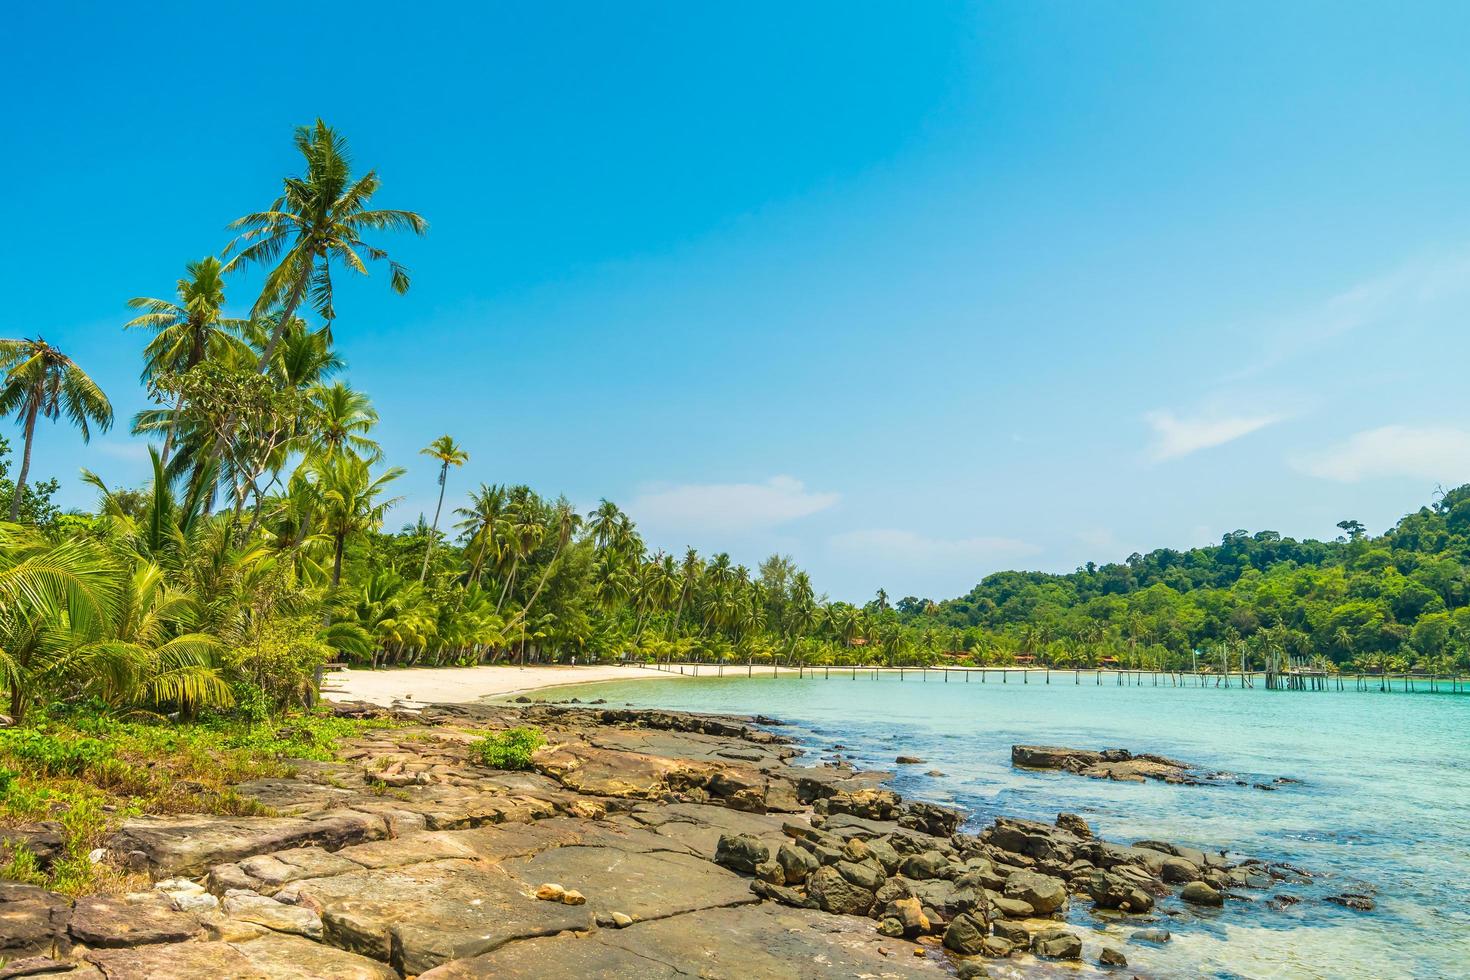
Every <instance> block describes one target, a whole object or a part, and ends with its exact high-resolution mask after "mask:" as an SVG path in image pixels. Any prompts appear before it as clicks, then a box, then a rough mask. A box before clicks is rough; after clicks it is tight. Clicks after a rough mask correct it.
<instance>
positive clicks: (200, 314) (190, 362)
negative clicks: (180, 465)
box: [123, 256, 245, 465]
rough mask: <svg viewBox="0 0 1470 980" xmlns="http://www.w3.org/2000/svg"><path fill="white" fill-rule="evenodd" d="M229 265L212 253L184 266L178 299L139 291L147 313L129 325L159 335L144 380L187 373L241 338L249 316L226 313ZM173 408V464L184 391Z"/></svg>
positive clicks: (136, 304)
mask: <svg viewBox="0 0 1470 980" xmlns="http://www.w3.org/2000/svg"><path fill="white" fill-rule="evenodd" d="M223 270H224V266H223V265H221V264H220V260H219V259H217V258H214V257H213V256H210V257H209V258H207V259H200V260H199V261H198V262H190V263H189V264H188V265H187V266H185V267H184V271H185V272H187V273H188V275H187V276H186V277H185V278H183V279H180V280H179V282H178V286H177V287H176V293H177V297H178V298H177V299H176V300H166V299H153V298H151V297H148V296H135V297H134V298H132V299H130V300H128V306H130V307H132V308H133V309H135V310H142V311H143V312H142V313H141V314H139V315H138V316H136V317H134V318H133V319H131V320H129V321H128V322H127V323H125V324H123V329H125V330H132V329H138V330H151V331H152V332H153V339H152V340H150V341H149V342H148V346H147V347H145V348H144V349H143V361H144V363H143V380H144V381H145V382H147V383H150V384H152V383H154V382H156V381H157V380H158V378H159V377H160V376H162V375H164V374H169V373H181V372H184V371H187V370H189V369H190V368H192V367H194V366H195V365H197V364H199V362H200V361H203V360H204V358H205V357H208V356H212V355H216V354H218V353H219V349H220V348H221V347H222V346H224V345H227V344H230V343H239V340H238V338H239V336H240V333H241V331H242V330H243V329H244V327H245V321H244V320H235V319H231V318H229V317H226V316H225V315H224V312H223V307H224V303H225V283H224V271H223ZM166 411H167V413H168V424H167V428H166V432H165V435H164V440H163V462H164V465H167V464H168V457H169V452H170V450H171V449H172V448H173V444H174V440H175V436H176V434H177V431H176V430H177V429H178V425H179V420H180V419H181V418H182V417H183V414H184V396H183V395H182V394H181V395H179V396H178V398H177V400H176V401H175V403H174V406H173V408H172V409H169V410H166Z"/></svg>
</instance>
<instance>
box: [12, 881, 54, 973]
mask: <svg viewBox="0 0 1470 980" xmlns="http://www.w3.org/2000/svg"><path fill="white" fill-rule="evenodd" d="M70 917H71V901H70V900H69V899H67V898H66V897H64V896H62V895H58V894H56V893H55V892H48V891H46V890H45V889H44V888H38V887H36V886H35V885H22V884H19V883H16V882H10V881H0V960H5V961H9V960H14V959H17V958H21V957H30V956H32V955H34V954H38V953H49V952H50V951H51V947H52V945H53V944H54V943H55V941H56V939H57V938H58V937H59V936H61V935H62V934H63V933H64V932H65V931H66V922H67V920H68V919H69V918H70Z"/></svg>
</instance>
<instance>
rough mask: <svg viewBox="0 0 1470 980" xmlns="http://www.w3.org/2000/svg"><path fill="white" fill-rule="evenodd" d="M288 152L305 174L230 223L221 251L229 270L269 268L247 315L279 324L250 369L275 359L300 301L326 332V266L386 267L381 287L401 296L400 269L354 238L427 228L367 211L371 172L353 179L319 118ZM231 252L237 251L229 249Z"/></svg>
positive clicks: (408, 216)
mask: <svg viewBox="0 0 1470 980" xmlns="http://www.w3.org/2000/svg"><path fill="white" fill-rule="evenodd" d="M296 149H297V150H299V151H300V153H301V155H302V157H303V158H304V159H305V161H306V173H305V174H304V175H303V176H300V177H287V178H286V179H285V181H284V188H283V190H282V192H281V196H280V197H278V198H276V200H275V201H273V202H272V203H271V205H270V207H269V208H267V209H266V210H264V211H257V212H255V213H253V214H247V215H245V216H244V217H242V218H238V219H236V220H235V221H234V222H232V223H231V224H230V227H231V228H232V229H235V230H238V231H240V234H239V236H238V237H237V238H236V239H235V240H234V241H233V242H231V243H230V245H229V247H228V248H226V250H225V253H226V254H227V255H228V254H230V253H231V252H235V254H234V257H233V258H231V259H230V260H229V263H228V264H227V265H226V266H225V271H226V272H231V271H234V270H236V269H239V268H242V267H243V266H246V265H267V266H271V269H270V271H269V272H267V273H266V276H265V282H264V284H263V285H262V287H261V291H260V298H259V299H257V300H256V301H255V306H254V308H253V309H252V310H251V317H252V318H256V317H260V316H263V315H264V314H266V313H268V312H270V311H272V310H276V309H280V311H281V319H280V321H279V322H278V323H277V325H276V327H275V329H274V330H272V332H271V336H270V340H269V342H268V343H267V344H266V346H265V349H264V350H263V351H262V352H261V355H260V362H259V364H258V365H257V369H258V370H260V371H264V370H265V369H266V367H267V366H268V365H269V364H270V363H271V360H272V358H273V357H274V356H275V352H276V346H277V345H278V344H279V343H280V341H281V334H282V332H283V330H284V327H285V323H286V322H287V321H289V320H290V318H291V317H293V316H294V315H295V314H296V310H297V308H298V307H299V306H300V305H301V303H302V302H303V301H309V302H310V303H311V305H312V306H313V308H315V310H316V311H317V313H318V314H320V315H321V317H322V319H323V320H325V321H326V322H327V324H328V326H330V324H331V321H332V320H333V319H335V318H336V313H335V311H334V310H333V307H332V266H333V265H334V264H335V265H338V266H341V267H344V268H346V269H348V270H349V271H352V272H356V273H360V274H362V275H367V266H366V265H365V264H364V262H363V259H364V258H366V259H367V260H368V261H369V262H387V263H388V284H389V286H391V287H392V289H393V291H394V292H395V293H399V294H402V293H406V292H408V286H409V275H408V270H407V269H405V268H404V267H403V266H402V265H400V264H399V263H397V262H394V261H393V260H392V259H389V258H388V253H387V252H385V251H383V250H382V249H380V248H377V247H375V246H372V245H369V244H367V243H366V242H364V241H363V240H362V238H361V236H362V235H363V234H364V233H365V232H372V231H411V232H413V233H414V234H415V235H422V234H423V233H424V232H425V231H426V230H427V229H428V227H429V225H428V222H426V221H425V220H424V219H423V218H422V217H420V216H419V215H417V214H415V213H414V212H412V211H395V210H382V209H377V210H369V209H368V203H369V202H370V201H371V200H372V196H373V194H375V193H376V192H377V190H378V186H379V181H378V175H377V172H376V171H373V170H370V171H368V172H367V173H366V174H363V175H362V176H361V177H356V178H354V177H353V175H352V165H351V161H350V160H349V158H348V151H347V141H346V139H344V138H343V137H342V136H340V135H338V134H337V132H336V131H335V130H333V129H332V128H331V127H330V126H328V125H327V124H326V123H324V122H322V121H321V120H320V119H318V120H317V121H316V125H315V126H301V127H298V128H297V130H296ZM236 249H238V251H235V250H236Z"/></svg>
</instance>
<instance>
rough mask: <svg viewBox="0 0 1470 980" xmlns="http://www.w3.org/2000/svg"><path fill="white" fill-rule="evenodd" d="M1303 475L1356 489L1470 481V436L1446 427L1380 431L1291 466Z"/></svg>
mask: <svg viewBox="0 0 1470 980" xmlns="http://www.w3.org/2000/svg"><path fill="white" fill-rule="evenodd" d="M1292 465H1294V466H1295V467H1296V468H1297V469H1299V470H1301V471H1302V472H1303V473H1309V474H1311V475H1312V476H1318V477H1321V478H1322V479H1324V480H1337V481H1339V482H1342V483H1356V482H1358V481H1359V480H1366V479H1372V478H1375V477H1413V478H1415V479H1420V480H1437V481H1443V482H1446V483H1449V482H1455V483H1458V482H1462V481H1463V480H1465V479H1467V478H1470V432H1466V431H1465V430H1463V429H1455V428H1450V427H1446V426H1423V427H1415V426H1408V425H1384V426H1379V427H1378V428H1376V429H1365V430H1363V431H1362V432H1358V433H1356V434H1354V435H1352V436H1350V437H1349V438H1348V439H1347V440H1345V441H1344V442H1341V443H1338V444H1337V445H1335V446H1329V447H1327V448H1325V449H1321V450H1316V451H1313V452H1308V453H1303V454H1302V455H1300V456H1298V457H1297V458H1296V459H1294V460H1292Z"/></svg>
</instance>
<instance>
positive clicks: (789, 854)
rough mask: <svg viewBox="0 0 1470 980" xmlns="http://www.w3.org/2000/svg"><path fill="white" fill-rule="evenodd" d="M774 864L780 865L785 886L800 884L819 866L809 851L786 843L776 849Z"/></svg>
mask: <svg viewBox="0 0 1470 980" xmlns="http://www.w3.org/2000/svg"><path fill="white" fill-rule="evenodd" d="M776 863H777V864H779V865H781V870H782V873H783V874H784V876H785V879H786V880H785V882H784V883H785V884H787V885H799V884H801V883H802V882H804V881H806V880H807V878H808V877H809V876H810V875H811V873H812V872H813V871H816V870H817V868H819V867H820V866H821V865H819V864H818V863H817V859H816V858H815V857H814V856H812V853H811V852H810V851H808V850H806V849H804V848H800V847H795V846H793V845H791V844H788V843H782V845H781V846H780V847H778V848H777V849H776Z"/></svg>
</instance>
